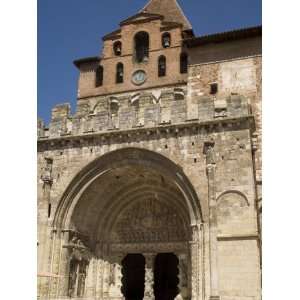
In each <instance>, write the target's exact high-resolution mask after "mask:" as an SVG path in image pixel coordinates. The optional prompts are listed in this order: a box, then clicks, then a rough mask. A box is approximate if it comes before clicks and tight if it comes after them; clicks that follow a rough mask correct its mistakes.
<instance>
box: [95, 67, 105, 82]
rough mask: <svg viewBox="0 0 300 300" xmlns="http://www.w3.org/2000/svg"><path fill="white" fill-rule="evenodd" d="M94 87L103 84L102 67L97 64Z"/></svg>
mask: <svg viewBox="0 0 300 300" xmlns="http://www.w3.org/2000/svg"><path fill="white" fill-rule="evenodd" d="M95 85H96V87H98V86H102V85H103V67H102V66H99V67H98V68H97V70H96V80H95Z"/></svg>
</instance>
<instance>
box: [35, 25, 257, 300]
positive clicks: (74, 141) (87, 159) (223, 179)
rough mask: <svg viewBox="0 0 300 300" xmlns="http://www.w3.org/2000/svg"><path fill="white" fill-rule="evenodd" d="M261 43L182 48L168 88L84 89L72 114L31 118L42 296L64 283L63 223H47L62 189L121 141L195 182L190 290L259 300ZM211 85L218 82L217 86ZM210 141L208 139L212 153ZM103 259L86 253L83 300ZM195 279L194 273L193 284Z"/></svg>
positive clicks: (93, 290) (65, 109) (51, 295)
mask: <svg viewBox="0 0 300 300" xmlns="http://www.w3.org/2000/svg"><path fill="white" fill-rule="evenodd" d="M128 28H129V27H128ZM139 28H141V26H139ZM153 30H157V28H156V29H155V28H154V29H153ZM132 32H133V31H132ZM128 34H130V33H128ZM156 42H157V43H158V40H157V41H156ZM128 45H129V44H128ZM259 45H260V44H259V41H258V40H257V39H249V40H245V41H240V42H230V43H226V44H219V45H207V46H202V48H201V49H200V48H197V49H189V53H190V57H191V61H192V64H191V65H190V66H189V72H188V81H187V85H186V84H182V83H181V84H175V83H174V78H173V79H172V80H173V85H172V87H164V88H152V89H145V90H136V91H126V92H125V91H124V92H120V91H116V92H115V93H110V94H109V95H101V96H99V95H98V96H97V95H96V94H95V95H89V96H88V97H86V98H85V99H81V98H80V99H78V105H77V110H76V113H75V114H74V115H71V114H70V106H69V104H61V105H58V106H56V107H55V108H54V109H53V110H52V117H51V122H50V124H49V127H47V126H45V124H44V123H43V121H42V120H39V121H38V224H39V226H38V259H39V263H38V269H39V273H40V274H50V275H49V277H43V276H41V277H39V281H38V284H39V286H38V290H39V295H40V298H41V299H60V297H61V296H63V291H64V290H65V286H66V284H67V279H66V278H67V277H66V276H67V275H66V269H65V267H64V266H65V265H66V261H67V257H66V250H65V248H63V245H64V244H65V242H66V239H67V237H66V236H67V234H68V233H67V231H64V230H67V229H69V228H56V227H55V224H54V223H53V220H54V216H55V214H56V212H57V208H58V206H59V203H60V202H61V200H62V198H63V197H64V194H65V192H66V190H67V188H68V187H69V186H70V184H71V183H72V181H73V180H74V178H76V175H77V174H81V172H83V170H86V169H85V168H86V167H87V166H88V165H89V164H90V163H92V162H93V161H95V160H96V159H99V158H101V157H103V155H104V154H108V153H112V152H113V151H115V150H121V149H123V150H124V149H127V148H137V149H144V150H150V151H152V152H153V153H158V154H161V155H162V156H163V157H165V158H166V159H169V160H170V161H171V162H173V163H174V164H175V165H176V166H178V167H179V168H180V169H181V170H182V172H183V173H184V174H185V176H186V177H187V178H188V180H189V182H190V183H191V185H192V186H193V188H194V190H195V193H196V195H197V198H198V200H199V203H200V207H201V213H202V218H203V220H202V222H203V223H202V224H200V225H199V224H197V226H198V225H199V226H201V228H202V231H201V237H199V236H200V235H199V236H197V235H196V238H195V240H196V241H197V242H198V243H199V244H197V245H201V247H200V248H197V247H198V246H197V245H195V244H193V243H192V244H191V251H192V253H194V254H193V255H194V256H193V257H196V260H195V261H194V262H193V264H194V265H195V263H196V265H197V266H198V267H197V268H196V270H194V269H193V270H192V274H191V275H190V277H189V280H190V282H192V284H191V283H190V285H192V289H193V291H192V294H193V295H197V297H198V298H197V299H199V300H206V299H209V297H210V296H211V295H212V293H218V294H219V295H220V296H221V299H224V300H246V299H247V300H249V299H251V300H259V299H260V234H259V223H258V220H259V213H260V210H259V209H260V208H258V205H257V201H258V200H259V198H260V194H259V191H260V186H261V56H260V51H259ZM128 47H129V46H128ZM211 47H213V49H212V48H211ZM109 49H110V48H109ZM125 49H127V50H128V49H129V48H126V46H125ZM127 50H125V51H127ZM105 51H108V52H109V50H108V49H106V50H105ZM128 51H129V50H128ZM170 51H171V49H170ZM172 51H173V50H172ZM193 51H194V52H193ZM108 52H107V53H106V55H108V56H109V55H110V54H109V53H108ZM211 53H214V55H211ZM233 57H235V58H234V59H233ZM126 59H127V58H126ZM177 62H178V61H177ZM128 63H129V62H128ZM91 76H92V75H91ZM91 78H92V77H91ZM91 78H90V79H87V80H88V81H90V80H92V79H91ZM80 80H82V79H80ZM211 83H217V84H218V91H217V93H216V94H211V91H210V84H211ZM80 84H82V83H80ZM127 89H128V87H127ZM88 93H89V92H88ZM207 144H211V145H213V151H214V155H213V156H214V158H213V159H212V158H211V161H208V154H207V152H206V150H205V148H206V145H207ZM112 163H113V162H112ZM149 164H150V162H149ZM209 168H210V169H209ZM212 169H213V170H214V173H213V177H211V178H212V179H213V181H210V180H208V178H209V177H208V176H211V173H209V172H211V170H212ZM209 174H210V175H209ZM212 211H213V213H212ZM191 226H194V227H195V224H191ZM194 227H193V228H194ZM215 229H216V231H214V230H215ZM193 240H194V236H193ZM195 255H196V256H195ZM106 263H107V262H105V261H102V260H101V261H100V260H99V261H97V260H95V259H93V260H92V263H91V266H90V269H89V271H88V273H87V281H86V293H85V297H86V299H89V300H91V299H100V298H101V297H102V296H101V295H103V294H101V293H103V289H104V288H105V285H106V284H107V283H105V282H104V283H103V280H104V279H103V278H104V277H105V272H106V271H105V272H104V275H103V274H102V273H101V274H100V273H99V272H98V271H99V269H97V268H100V267H99V266H101V268H102V267H103V266H102V265H103V264H106ZM194 265H193V266H194ZM109 267H110V266H109V265H105V267H103V268H104V270H107V268H109ZM200 273H201V276H200V275H199V274H200ZM195 274H198V275H197V276H195ZM60 276H61V277H60ZM103 276H104V277H103ZM195 280H196V281H201V284H200V283H199V285H198V289H194V286H195V284H194V283H195ZM104 281H105V280H104ZM102 284H103V285H102ZM199 287H201V288H199ZM200 290H201V291H200ZM107 293H108V294H105V295H106V296H105V297H106V298H107V299H109V297H110V295H109V292H107ZM64 296H65V295H64ZM213 296H215V295H213ZM193 297H194V296H193ZM62 298H63V297H62ZM194 298H195V297H194Z"/></svg>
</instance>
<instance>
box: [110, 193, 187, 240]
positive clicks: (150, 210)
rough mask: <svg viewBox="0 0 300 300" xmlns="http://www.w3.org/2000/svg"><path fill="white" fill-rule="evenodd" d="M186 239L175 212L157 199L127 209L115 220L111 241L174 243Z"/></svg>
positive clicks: (138, 203)
mask: <svg viewBox="0 0 300 300" xmlns="http://www.w3.org/2000/svg"><path fill="white" fill-rule="evenodd" d="M186 239H187V236H186V233H185V230H184V227H183V222H182V220H181V218H180V216H179V215H178V213H177V212H176V211H175V209H173V208H171V207H170V206H167V205H165V204H163V203H162V202H161V201H159V200H157V199H151V200H146V201H145V200H139V201H138V202H135V204H133V205H132V206H130V207H128V208H127V209H126V210H125V211H123V213H121V215H120V217H119V218H118V220H117V223H116V224H115V226H114V231H113V239H112V240H113V241H116V242H118V243H120V242H122V243H132V242H161V241H164V242H176V241H184V240H186Z"/></svg>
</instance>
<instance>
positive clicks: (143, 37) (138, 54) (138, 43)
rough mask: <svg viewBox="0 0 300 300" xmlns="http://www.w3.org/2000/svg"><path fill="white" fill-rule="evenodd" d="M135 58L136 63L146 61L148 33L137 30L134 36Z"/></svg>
mask: <svg viewBox="0 0 300 300" xmlns="http://www.w3.org/2000/svg"><path fill="white" fill-rule="evenodd" d="M134 50H135V60H136V62H138V63H142V62H147V61H148V59H149V34H148V33H147V32H144V31H141V32H138V33H137V34H136V35H135V37H134Z"/></svg>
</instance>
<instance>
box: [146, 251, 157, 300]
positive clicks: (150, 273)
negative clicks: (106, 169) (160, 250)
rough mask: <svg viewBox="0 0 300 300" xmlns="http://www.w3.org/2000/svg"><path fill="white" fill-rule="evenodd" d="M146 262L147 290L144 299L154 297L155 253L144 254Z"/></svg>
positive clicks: (147, 299) (148, 299) (149, 299)
mask: <svg viewBox="0 0 300 300" xmlns="http://www.w3.org/2000/svg"><path fill="white" fill-rule="evenodd" d="M144 256H145V259H146V264H145V291H144V300H151V299H154V258H155V255H154V254H144Z"/></svg>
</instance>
